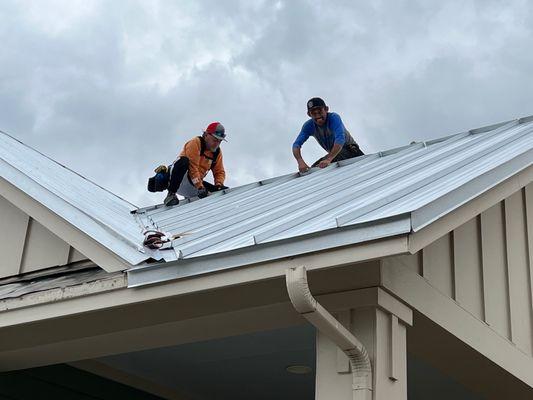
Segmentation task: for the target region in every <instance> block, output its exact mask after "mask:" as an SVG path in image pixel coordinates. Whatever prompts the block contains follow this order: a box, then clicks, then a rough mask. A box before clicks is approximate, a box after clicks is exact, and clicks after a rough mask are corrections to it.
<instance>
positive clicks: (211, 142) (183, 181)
mask: <svg viewBox="0 0 533 400" xmlns="http://www.w3.org/2000/svg"><path fill="white" fill-rule="evenodd" d="M223 140H224V141H226V132H225V129H224V127H223V126H222V124H221V123H220V122H212V123H210V124H209V125H208V126H207V128H206V129H205V131H204V132H203V135H202V136H197V137H195V138H193V139H191V140H189V141H188V142H187V143H185V145H184V146H183V150H182V151H181V153H180V155H179V157H178V158H177V159H176V161H174V163H173V164H172V166H171V168H170V181H169V184H168V194H167V197H165V200H164V204H165V205H166V206H169V207H170V206H175V205H177V204H179V199H178V197H177V196H176V193H177V194H179V195H181V196H184V197H186V198H189V197H195V196H198V197H199V198H200V199H202V198H204V197H206V196H207V194H208V193H209V192H216V191H218V190H222V189H227V187H226V186H224V180H225V179H226V171H225V170H224V163H223V160H222V150H221V149H220V143H222V141H223ZM209 171H212V172H213V177H214V184H211V183H209V182H206V181H204V178H205V176H206V175H207V173H208V172H209Z"/></svg>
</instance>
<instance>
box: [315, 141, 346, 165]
mask: <svg viewBox="0 0 533 400" xmlns="http://www.w3.org/2000/svg"><path fill="white" fill-rule="evenodd" d="M342 146H343V145H342V144H337V143H335V144H334V145H333V147H332V148H331V151H330V152H329V153H328V155H327V156H326V158H324V159H323V160H322V161H320V163H319V164H318V168H326V167H327V166H328V165H329V164H331V162H332V161H333V159H334V158H335V157H337V154H339V153H340V151H341V150H342Z"/></svg>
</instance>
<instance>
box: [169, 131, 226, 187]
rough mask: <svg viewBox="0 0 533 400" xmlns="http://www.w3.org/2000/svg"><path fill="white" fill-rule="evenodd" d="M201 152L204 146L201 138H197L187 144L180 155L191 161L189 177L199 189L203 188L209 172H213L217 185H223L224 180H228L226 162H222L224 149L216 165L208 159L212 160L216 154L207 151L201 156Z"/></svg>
mask: <svg viewBox="0 0 533 400" xmlns="http://www.w3.org/2000/svg"><path fill="white" fill-rule="evenodd" d="M201 150H202V144H201V142H200V138H199V137H195V138H193V139H191V140H189V141H188V142H187V143H185V146H183V150H182V151H181V153H180V157H187V158H188V159H189V176H190V178H191V182H192V183H193V185H194V186H196V187H197V188H198V189H199V188H201V187H202V186H203V184H202V181H203V180H204V178H205V176H206V175H207V173H208V172H209V170H212V171H213V177H214V179H215V185H223V184H224V180H225V179H226V171H225V170H224V162H223V160H222V149H221V150H220V153H219V155H218V159H217V161H216V163H215V164H214V165H213V162H212V160H210V159H209V158H208V157H211V158H212V157H213V156H214V153H213V152H212V151H209V150H207V149H206V150H205V151H204V154H200V152H201ZM206 156H207V157H206Z"/></svg>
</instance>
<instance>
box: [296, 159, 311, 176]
mask: <svg viewBox="0 0 533 400" xmlns="http://www.w3.org/2000/svg"><path fill="white" fill-rule="evenodd" d="M298 171H300V172H301V173H302V174H303V173H304V172H307V171H309V165H307V164H306V163H305V161H304V160H301V161H298Z"/></svg>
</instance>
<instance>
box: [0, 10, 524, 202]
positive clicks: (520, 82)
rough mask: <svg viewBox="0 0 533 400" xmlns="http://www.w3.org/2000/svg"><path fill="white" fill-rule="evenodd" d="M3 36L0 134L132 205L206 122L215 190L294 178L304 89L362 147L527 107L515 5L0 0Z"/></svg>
mask: <svg viewBox="0 0 533 400" xmlns="http://www.w3.org/2000/svg"><path fill="white" fill-rule="evenodd" d="M0 43H1V44H2V45H1V50H0V130H3V131H5V132H8V133H10V134H11V135H13V136H15V137H17V138H18V139H20V140H22V141H23V142H25V143H26V144H28V145H30V146H32V147H34V148H36V149H38V150H40V151H41V152H44V153H45V154H47V155H49V156H51V157H52V158H54V159H56V160H57V161H59V162H61V163H63V164H65V165H67V166H69V167H70V168H72V169H74V170H75V171H77V172H79V173H81V174H82V175H84V176H86V177H88V178H90V179H91V180H93V181H95V182H97V183H99V184H101V185H103V186H104V187H106V188H108V189H110V190H112V191H113V192H115V193H116V194H118V195H120V196H122V197H125V198H127V199H128V200H130V201H131V202H133V203H135V204H137V205H140V206H144V205H148V204H150V203H156V202H160V201H161V199H162V195H161V194H149V193H148V192H146V190H145V186H146V179H147V178H148V176H150V175H151V173H152V169H153V167H154V166H156V165H158V164H160V163H169V162H171V161H172V160H173V159H174V158H175V156H176V154H177V153H178V152H179V150H180V149H181V146H182V145H183V143H184V142H185V141H186V140H188V139H190V138H191V137H193V136H196V135H198V134H200V133H201V130H202V129H203V128H205V126H206V125H207V124H208V123H209V122H211V121H216V120H219V121H221V122H222V123H223V124H224V125H225V126H226V131H227V134H228V139H229V142H228V143H224V145H223V150H224V157H225V165H226V170H227V172H228V180H227V184H228V185H230V186H237V185H241V184H245V183H249V182H252V181H256V180H259V179H264V178H269V177H272V176H276V175H282V174H286V173H289V172H295V171H296V162H295V161H294V159H293V158H292V154H291V144H292V141H293V140H294V138H295V136H296V135H297V133H298V132H299V129H300V127H301V125H302V124H303V122H305V120H306V118H307V117H306V114H305V111H306V109H305V104H306V101H307V99H308V98H310V97H313V96H321V97H323V98H324V99H325V100H326V102H327V103H328V104H329V105H330V109H331V110H332V111H336V112H338V113H339V114H340V115H341V117H342V118H343V121H344V123H345V125H346V126H347V128H348V129H349V130H350V131H351V132H352V134H353V136H354V137H355V138H356V140H357V141H358V142H359V144H360V145H361V147H362V149H363V150H364V151H365V152H366V153H371V152H376V151H380V150H386V149H390V148H394V147H398V146H402V145H405V144H408V143H409V142H411V141H413V140H417V141H420V140H428V139H433V138H437V137H440V136H445V135H449V134H453V133H459V132H462V131H465V130H468V129H471V128H476V127H480V126H484V125H489V124H491V123H495V122H501V121H504V120H509V119H513V118H516V117H521V116H526V115H531V114H533V100H532V97H531V94H532V93H533V79H532V77H531V76H532V72H533V2H531V1H528V0H517V1H512V0H506V1H493V0H480V1H470V0H459V1H427V0H424V1H400V0H389V1H385V0H381V1H349V0H338V1H332V0H328V1H316V0H315V1H301V0H286V1H253V0H242V1H237V0H223V1H222V0H213V1H201V0H191V1H185V0H183V1H170V0H168V1H157V0H143V1H141V0H138V1H134V0H128V1H118V0H113V1H111V0H108V1H90V0H81V1H78V0H65V1H59V0H38V1H37V0H36V1H12V0H1V1H0ZM303 150H304V151H303V154H304V157H305V158H306V159H307V161H308V162H312V161H314V159H316V158H318V157H319V156H321V155H322V151H321V149H320V148H319V147H318V146H317V145H316V143H315V142H314V140H313V139H311V140H310V141H308V143H306V145H305V146H304V149H303Z"/></svg>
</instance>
